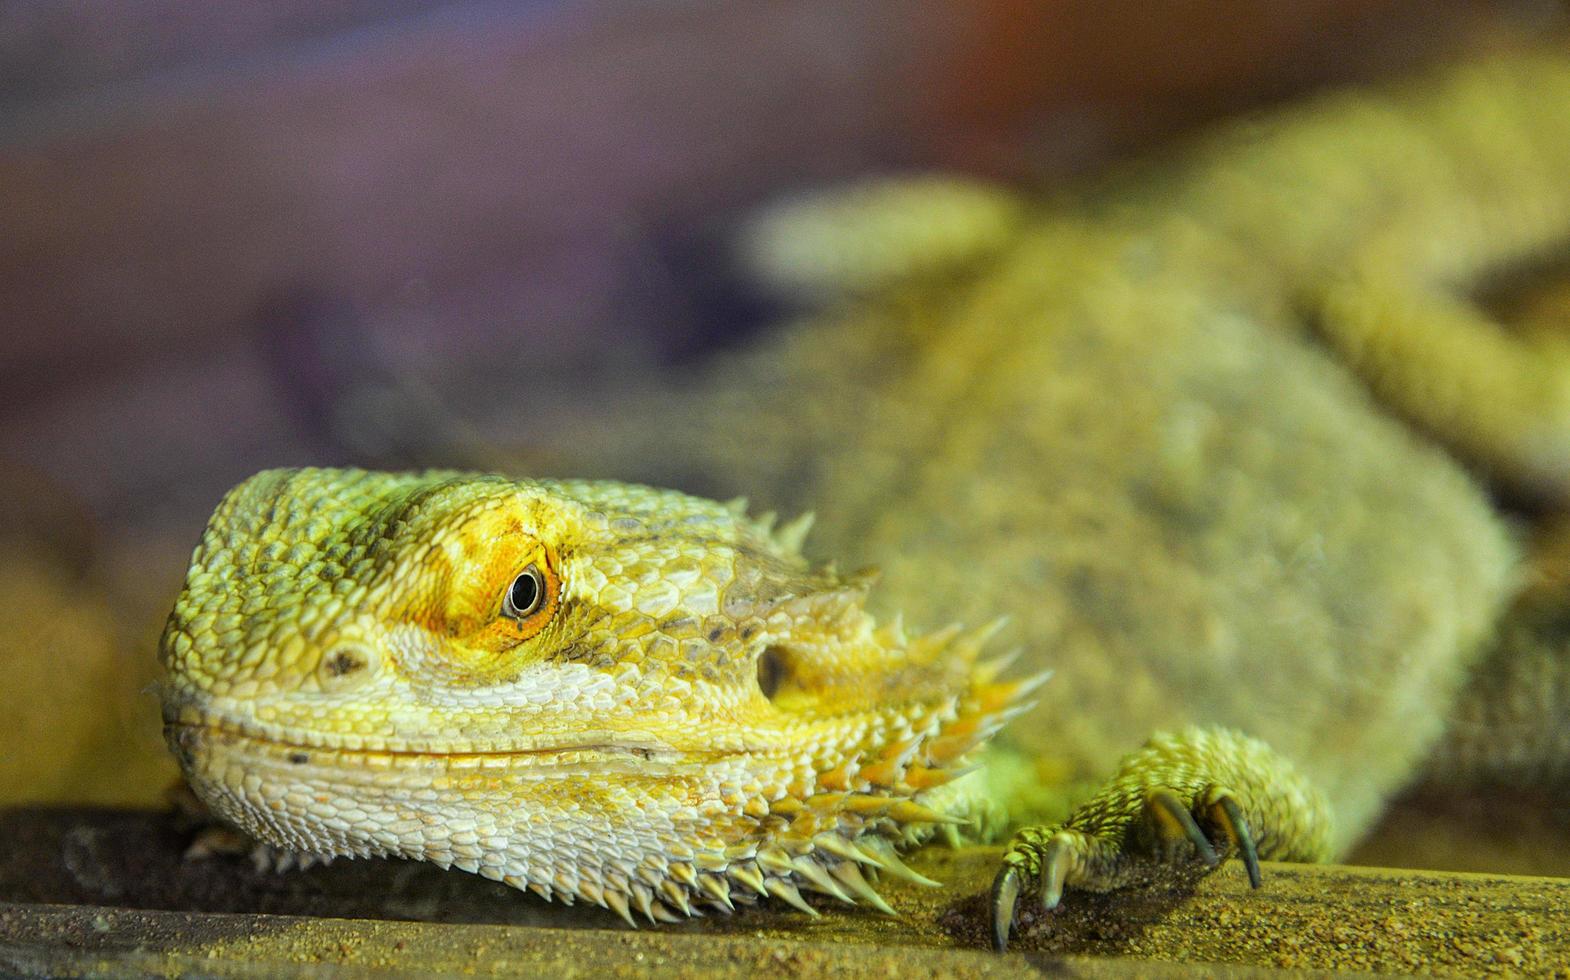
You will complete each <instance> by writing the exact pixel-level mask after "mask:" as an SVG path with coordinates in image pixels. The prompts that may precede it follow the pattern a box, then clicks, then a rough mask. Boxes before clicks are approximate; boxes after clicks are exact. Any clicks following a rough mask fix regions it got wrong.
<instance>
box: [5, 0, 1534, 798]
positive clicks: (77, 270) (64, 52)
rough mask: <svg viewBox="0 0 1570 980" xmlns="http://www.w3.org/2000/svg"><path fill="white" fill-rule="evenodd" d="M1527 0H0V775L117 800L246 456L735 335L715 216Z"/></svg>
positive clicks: (1295, 74) (1119, 134)
mask: <svg viewBox="0 0 1570 980" xmlns="http://www.w3.org/2000/svg"><path fill="white" fill-rule="evenodd" d="M1542 6H1543V5H1542V4H1536V3H1522V2H1511V3H1506V2H1499V3H1491V4H1479V3H1470V2H1460V0H1293V2H1290V3H1257V2H1243V0H1197V2H1195V0H1190V2H1179V0H1163V2H1157V3H1152V4H1138V5H1134V4H1104V3H1099V2H1092V0H1059V2H1055V3H1037V2H1028V0H864V2H860V3H856V4H846V3H830V2H826V0H794V2H790V0H753V2H750V3H738V4H726V3H719V2H713V0H708V2H704V0H664V2H657V3H622V4H615V3H611V4H569V3H562V2H545V0H537V2H514V3H507V2H491V0H446V2H440V0H380V2H375V3H371V2H365V0H310V2H307V0H275V2H269V3H265V4H262V3H252V2H248V0H204V2H197V0H145V2H140V3H135V4H127V3H122V2H120V0H81V2H75V3H69V4H67V3H62V2H58V0H57V2H54V3H49V2H43V0H9V2H0V572H3V573H4V574H5V575H7V576H9V578H8V579H6V580H5V581H0V616H4V617H5V619H6V621H7V622H8V623H12V624H13V627H12V628H11V629H10V630H9V631H8V632H7V633H6V634H5V635H4V636H0V686H3V687H4V689H5V691H6V695H5V700H4V703H0V718H4V719H6V720H5V722H4V723H0V756H3V755H6V754H7V752H6V750H5V748H4V747H5V746H9V745H13V744H31V743H30V742H29V740H32V742H34V743H36V742H38V737H37V735H36V733H37V732H45V731H47V732H49V733H50V735H49V738H48V741H49V742H50V745H51V746H53V748H51V749H49V750H48V751H44V750H43V749H40V748H38V746H37V745H32V748H30V749H29V751H35V752H41V753H42V754H39V755H36V765H35V766H34V769H33V771H34V772H36V773H60V772H65V771H68V770H69V769H70V765H71V764H67V763H62V762H60V761H59V760H58V759H55V758H52V757H50V755H49V754H48V752H49V751H52V752H55V754H57V755H58V754H59V753H64V752H66V751H67V750H68V749H69V751H71V752H77V753H78V754H79V755H80V756H81V759H85V760H97V763H96V764H95V765H91V766H90V765H88V763H87V762H81V760H78V761H79V762H80V764H81V767H82V774H81V775H80V778H76V779H74V780H73V781H66V782H58V781H57V783H51V784H50V786H52V787H53V788H44V789H39V790H38V791H37V792H32V793H31V794H30V793H29V791H28V788H29V787H42V786H44V784H43V783H41V782H40V783H36V784H28V785H27V786H24V784H23V782H21V780H23V779H24V778H26V777H25V776H16V775H15V774H14V773H12V772H11V770H7V769H6V768H5V767H4V766H0V782H5V781H6V779H10V780H11V782H12V785H13V786H22V787H23V789H21V790H17V791H14V792H13V794H12V795H13V796H14V795H17V794H20V795H21V796H23V797H26V796H28V795H33V796H50V795H60V796H75V797H81V796H90V797H93V798H100V799H113V800H133V801H140V800H146V799H148V798H149V797H150V795H156V793H157V791H158V789H160V788H161V787H160V785H159V784H158V782H157V780H156V779H151V778H149V777H147V776H146V774H145V771H146V769H147V767H153V768H155V769H156V768H157V767H167V762H166V760H165V759H164V754H163V751H162V748H161V746H160V745H159V743H158V739H157V722H156V709H155V708H154V706H153V702H152V699H151V697H150V696H149V695H148V694H147V687H146V685H147V683H148V680H149V679H150V678H151V676H152V670H153V655H152V647H153V642H154V639H155V637H156V635H157V632H158V630H159V628H160V626H161V620H162V616H163V615H164V613H165V611H166V610H167V608H168V603H169V601H170V600H171V598H172V595H173V592H174V590H175V588H176V587H177V585H178V582H179V580H180V577H181V575H182V574H183V571H184V566H185V561H186V556H187V555H188V553H189V549H190V547H191V545H192V544H193V543H194V541H195V538H196V535H197V534H198V532H199V530H200V528H201V525H202V523H203V521H204V520H205V517H206V515H207V513H208V511H209V510H210V509H211V507H212V505H213V504H214V502H215V501H216V500H217V498H218V495H219V494H220V493H222V491H223V490H224V489H226V488H227V487H228V486H230V485H232V484H233V483H235V482H237V481H238V480H240V479H241V478H243V477H245V476H247V475H249V474H250V473H251V472H253V471H254V470H256V469H259V468H262V467H265V466H275V465H287V464H304V463H323V464H327V463H344V462H359V463H367V464H384V465H406V464H409V463H421V462H444V461H445V460H442V459H440V458H432V457H439V456H440V455H441V453H440V447H439V444H438V443H439V435H440V431H441V426H440V425H439V424H437V422H436V421H435V420H434V419H433V420H432V421H431V425H432V430H431V432H429V433H425V432H420V431H409V430H410V429H411V428H413V429H418V428H419V427H420V426H421V425H422V420H426V419H428V418H432V416H434V415H440V414H444V413H450V414H451V415H452V417H454V418H458V419H463V420H467V421H469V422H472V423H473V424H475V425H476V426H477V427H480V428H490V429H492V430H495V429H497V428H498V426H499V425H500V424H501V423H503V422H505V420H508V419H512V418H529V419H531V420H535V421H538V420H540V419H542V418H545V419H546V420H547V421H548V418H549V415H550V413H551V412H570V411H572V410H573V404H572V401H571V399H570V398H567V397H565V396H564V395H563V393H564V392H571V391H574V390H580V391H581V390H584V389H587V388H592V387H593V383H598V384H607V383H614V380H615V378H616V377H618V376H619V375H622V374H624V373H625V372H628V371H636V370H643V371H648V370H660V369H663V368H664V367H666V366H669V365H672V364H676V363H680V362H688V361H693V360H698V359H701V358H702V357H703V356H704V354H705V352H707V351H708V350H710V349H712V348H714V347H716V346H719V345H723V344H727V343H731V344H734V343H739V342H742V341H744V339H745V335H746V334H747V333H748V332H750V331H754V330H759V329H767V326H768V322H769V318H768V315H767V314H768V306H767V304H760V303H758V302H755V299H756V298H755V297H750V296H749V295H748V294H747V292H746V290H745V289H744V288H740V287H739V286H738V284H737V283H735V282H733V281H731V273H730V272H729V268H728V265H727V261H726V259H727V256H726V254H725V253H724V250H723V247H722V243H723V241H724V236H725V232H726V229H727V228H729V227H730V226H731V225H732V224H733V223H734V222H735V221H736V220H737V218H738V216H739V215H742V214H744V213H746V211H747V209H748V208H749V207H752V206H754V205H757V204H759V203H761V202H765V201H768V200H769V199H770V198H772V197H774V196H776V195H779V194H781V193H783V192H786V191H789V190H791V189H797V188H802V187H807V186H813V185H820V184H825V183H829V182H832V181H835V180H840V179H844V178H848V177H852V176H856V175H861V174H867V173H887V172H898V171H903V170H917V169H925V170H930V169H935V168H937V169H958V170H965V171H970V172H975V173H980V174H985V175H988V176H992V177H998V178H1002V179H1007V180H1011V181H1019V182H1033V183H1037V184H1051V183H1052V182H1054V181H1062V180H1065V179H1068V178H1070V177H1072V176H1073V175H1075V174H1078V173H1082V172H1084V171H1086V170H1088V169H1091V168H1094V167H1096V166H1099V165H1101V164H1104V163H1105V162H1106V161H1108V160H1110V159H1112V158H1114V157H1116V156H1118V155H1120V154H1124V153H1127V152H1130V151H1132V150H1134V149H1138V148H1141V147H1144V146H1147V145H1149V144H1151V143H1153V142H1156V141H1159V140H1160V139H1163V138H1166V137H1170V136H1172V135H1173V134H1175V133H1179V132H1181V131H1182V130H1183V129H1185V128H1187V127H1191V126H1193V125H1195V124H1197V123H1199V122H1201V121H1203V120H1206V119H1210V118H1213V117H1216V116H1218V115H1222V114H1226V113H1231V112H1236V111H1239V110H1243V109H1247V108H1250V107H1255V106H1258V105H1261V104H1264V103H1268V102H1270V101H1274V100H1278V99H1281V98H1286V97H1289V96H1291V95H1294V94H1296V93H1299V92H1301V91H1304V90H1307V89H1310V88H1312V87H1314V86H1317V85H1321V84H1324V83H1326V82H1331V81H1339V80H1346V79H1353V78H1359V77H1366V76H1372V75H1379V74H1383V73H1388V72H1390V71H1395V70H1398V69H1400V68H1403V67H1407V66H1410V65H1413V64H1417V63H1421V62H1422V61H1424V60H1425V59H1428V58H1431V57H1433V56H1434V55H1436V54H1437V53H1439V52H1442V51H1444V50H1447V49H1451V48H1454V47H1457V46H1459V45H1463V44H1472V43H1476V42H1477V39H1478V38H1480V37H1485V36H1486V35H1488V34H1489V32H1491V31H1494V30H1498V29H1502V28H1501V25H1502V24H1504V23H1506V22H1507V21H1508V22H1509V23H1516V22H1518V21H1520V20H1521V18H1523V17H1525V18H1526V19H1531V18H1532V17H1533V16H1534V15H1535V14H1534V11H1536V10H1537V9H1538V8H1540V7H1542ZM547 393H549V394H547ZM388 399H393V400H395V401H396V402H397V404H396V405H395V406H393V408H394V410H393V411H389V412H383V411H381V410H380V409H381V408H382V407H386V405H387V403H388ZM387 419H393V420H395V421H396V425H395V426H394V427H393V428H394V429H395V431H388V430H387V428H386V426H385V425H384V428H382V429H378V424H379V423H386V420H387ZM387 424H390V423H387ZM411 446H412V447H414V449H412V450H411V448H410V447H411ZM422 453H423V454H424V455H423V456H422ZM6 603H11V605H7V604H6ZM21 616H28V617H31V619H30V620H29V622H31V623H33V624H34V625H33V626H32V627H30V628H29V627H16V626H15V625H14V624H15V623H16V622H17V619H18V617H21ZM67 621H70V622H74V623H77V624H82V623H89V622H91V623H93V624H99V623H103V624H106V625H103V626H102V627H101V628H100V627H98V626H96V625H95V627H94V629H93V630H91V631H87V632H88V633H89V635H90V636H91V637H97V638H99V639H100V640H101V643H102V646H101V648H100V647H93V646H92V645H91V643H88V642H87V641H85V640H84V641H82V642H77V641H75V640H69V641H68V640H67V639H66V638H64V634H61V633H59V631H58V630H57V629H56V624H60V623H63V622H67ZM29 629H31V630H32V631H31V632H30V631H29ZM57 634H58V635H57ZM72 658H76V659H75V660H73V659H72ZM105 658H107V659H105ZM73 664H74V665H75V666H73ZM29 671H31V673H29ZM89 674H90V675H91V676H92V677H94V678H98V680H96V681H94V682H93V683H92V684H87V683H77V682H73V681H70V680H69V679H70V678H73V677H75V678H78V679H79V678H80V677H82V676H87V675H89ZM95 684H96V685H97V686H94V685H95ZM104 705H108V706H109V707H108V708H105V707H103V706H104ZM73 708H78V709H80V710H77V711H74V712H73V711H72V710H70V709H73ZM29 719H31V720H29ZM94 724H97V725H98V726H99V728H101V729H102V731H100V732H99V733H98V734H96V735H94V736H92V737H91V738H88V737H87V736H84V737H83V739H80V740H77V741H71V740H70V739H66V738H64V737H63V736H62V734H61V733H62V732H66V731H68V730H72V729H73V726H76V727H77V728H81V727H82V726H89V727H90V726H92V725H94ZM29 725H32V726H33V727H32V728H29V727H28V726H29ZM7 726H9V727H7ZM29 732H32V733H33V734H29ZM62 746H64V747H62ZM105 746H109V747H110V748H108V749H106V748H105ZM133 754H134V755H135V756H136V758H137V759H140V760H143V761H144V762H145V765H144V764H143V763H141V762H138V763H133V762H128V761H127V758H128V756H129V755H133ZM89 769H91V770H93V771H92V772H89V771H88V770H89ZM159 771H162V770H159ZM4 796H5V794H3V793H0V798H4Z"/></svg>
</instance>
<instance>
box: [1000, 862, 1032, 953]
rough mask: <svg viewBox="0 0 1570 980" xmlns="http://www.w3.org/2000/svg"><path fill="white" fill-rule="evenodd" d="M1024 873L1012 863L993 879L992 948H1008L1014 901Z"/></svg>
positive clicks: (1006, 865)
mask: <svg viewBox="0 0 1570 980" xmlns="http://www.w3.org/2000/svg"><path fill="white" fill-rule="evenodd" d="M1024 877H1025V876H1024V874H1023V873H1022V872H1021V871H1020V870H1019V868H1017V867H1015V866H1014V865H1012V864H1005V865H1003V870H1001V871H999V872H998V876H997V877H996V878H994V879H993V880H992V948H993V949H995V950H997V951H998V952H999V953H1001V952H1003V951H1004V950H1005V949H1008V945H1009V929H1010V928H1012V927H1013V925H1014V903H1015V902H1016V901H1018V899H1019V889H1020V884H1021V883H1022V882H1023V881H1024Z"/></svg>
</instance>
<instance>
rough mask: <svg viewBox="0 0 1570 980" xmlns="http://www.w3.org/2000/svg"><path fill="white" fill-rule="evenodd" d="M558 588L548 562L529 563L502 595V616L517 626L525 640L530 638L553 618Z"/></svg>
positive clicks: (556, 580) (559, 590) (558, 584)
mask: <svg viewBox="0 0 1570 980" xmlns="http://www.w3.org/2000/svg"><path fill="white" fill-rule="evenodd" d="M560 586H561V583H560V582H559V581H558V579H557V578H556V574H555V572H554V571H553V570H552V568H551V567H550V563H549V562H547V561H544V560H540V561H532V562H530V563H529V564H528V565H527V566H525V567H524V569H523V571H521V572H519V573H518V574H517V575H516V576H514V577H513V579H512V581H511V582H510V583H509V584H508V586H507V589H506V591H504V592H503V593H502V601H501V615H502V616H503V617H504V618H506V619H510V620H512V621H513V622H515V623H517V624H518V628H519V629H520V630H521V631H523V634H524V636H525V637H528V636H533V635H534V634H535V633H538V632H539V631H540V630H541V629H543V628H544V626H545V624H546V623H548V622H550V620H551V617H552V616H553V615H555V613H556V603H557V600H558V599H559V598H560V592H561V588H560Z"/></svg>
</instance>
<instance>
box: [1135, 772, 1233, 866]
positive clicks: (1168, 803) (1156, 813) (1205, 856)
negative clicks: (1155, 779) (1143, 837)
mask: <svg viewBox="0 0 1570 980" xmlns="http://www.w3.org/2000/svg"><path fill="white" fill-rule="evenodd" d="M1145 808H1146V811H1147V812H1148V813H1149V814H1150V815H1151V817H1152V819H1153V823H1154V824H1155V829H1156V833H1157V835H1158V836H1159V837H1161V838H1162V839H1164V840H1175V839H1176V838H1177V834H1176V833H1174V831H1177V832H1178V833H1181V835H1182V836H1183V837H1186V838H1188V841H1189V843H1191V844H1193V845H1194V849H1195V850H1197V851H1198V852H1199V857H1200V860H1202V861H1204V862H1205V865H1206V866H1207V867H1211V868H1213V867H1215V866H1216V864H1217V863H1219V862H1220V860H1221V859H1220V858H1219V857H1217V856H1216V849H1215V847H1213V846H1212V845H1211V843H1210V840H1209V839H1208V838H1207V837H1206V836H1205V832H1204V831H1202V830H1200V829H1199V824H1197V823H1195V822H1194V815H1193V814H1191V813H1189V812H1188V807H1186V806H1184V805H1183V801H1182V800H1179V799H1178V796H1177V794H1176V793H1174V792H1172V791H1171V790H1170V789H1167V788H1166V787H1164V786H1163V787H1161V788H1160V789H1154V790H1151V791H1150V793H1149V794H1148V795H1147V796H1146V797H1145Z"/></svg>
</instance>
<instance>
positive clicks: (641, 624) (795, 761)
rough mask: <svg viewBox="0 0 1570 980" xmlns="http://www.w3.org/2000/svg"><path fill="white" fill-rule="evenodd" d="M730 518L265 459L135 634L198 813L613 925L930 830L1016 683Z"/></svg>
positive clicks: (814, 872)
mask: <svg viewBox="0 0 1570 980" xmlns="http://www.w3.org/2000/svg"><path fill="white" fill-rule="evenodd" d="M806 525H807V522H806V521H798V522H796V523H793V524H790V525H787V526H785V527H783V528H780V529H778V530H775V529H774V528H773V521H772V519H761V520H760V519H752V518H749V517H747V516H746V514H745V509H744V507H743V506H741V505H739V504H733V505H726V504H720V503H715V502H712V501H707V500H702V499H699V498H695V497H690V496H686V495H683V494H680V493H676V492H672V491H664V490H656V489H651V488H647V487H639V486H631V485H627V484H619V483H594V482H551V481H528V482H519V481H512V480H507V479H503V478H500V477H491V476H476V475H468V474H457V473H447V472H438V473H424V474H382V473H371V472H365V471H357V470H273V471H268V472H264V473H261V474H258V475H257V476H255V477H252V478H251V479H250V480H248V481H246V482H245V483H243V484H241V485H240V486H238V487H236V488H235V489H234V490H232V491H231V492H230V493H229V494H228V496H227V497H226V498H225V499H224V501H223V502H222V503H221V504H220V505H219V507H218V509H217V511H216V512H215V513H214V515H213V517H212V519H211V520H210V522H209V524H208V527H207V529H206V531H205V533H204V535H203V537H202V540H201V543H200V544H199V545H198V547H197V549H196V552H195V555H194V557H193V559H192V564H191V568H190V572H189V574H188V576H187V578H186V581H185V586H184V589H183V591H182V592H181V594H180V597H179V599H178V601H177V603H176V605H175V608H174V611H173V613H172V614H171V616H170V619H169V624H168V626H167V628H166V630H165V633H164V637H163V641H162V644H161V657H162V661H163V667H164V675H165V676H164V681H163V684H162V695H163V704H164V719H165V732H166V737H167V739H168V741H169V744H170V746H171V748H172V749H173V750H174V752H175V754H176V755H177V757H178V758H179V759H180V761H181V764H182V767H183V768H184V770H185V772H186V774H187V778H188V779H189V781H190V783H191V785H192V788H193V789H194V790H195V791H196V792H197V794H198V795H199V796H200V797H202V798H203V799H204V800H205V801H206V802H207V803H208V805H209V806H211V807H212V808H213V809H214V810H215V812H216V813H217V814H218V815H220V816H221V817H223V818H225V819H227V820H229V821H230V822H232V823H234V824H236V825H238V826H239V827H240V828H241V829H243V830H245V831H247V832H248V833H250V834H251V835H253V836H255V837H257V838H259V839H261V840H263V841H265V842H267V843H269V844H273V845H276V846H280V847H284V848H287V849H290V850H293V851H297V852H303V853H308V854H316V855H355V856H361V855H397V856H403V857H412V858H418V859H423V860H429V861H434V862H437V863H439V864H441V865H444V866H455V867H460V868H463V869H465V870H468V871H473V872H478V873H480V874H484V875H486V876H488V877H492V878H497V879H501V880H504V881H506V882H508V883H509V884H512V885H515V886H517V887H520V888H529V889H530V890H533V891H535V892H537V893H540V894H542V895H545V896H547V897H559V898H565V899H567V900H569V901H571V900H572V899H573V898H583V899H587V900H589V901H593V902H596V903H598V904H601V905H606V906H609V907H611V908H614V909H616V910H617V911H619V912H620V913H621V914H622V915H623V916H624V917H628V916H629V912H628V909H629V907H630V908H633V909H638V910H641V911H642V912H643V913H644V914H645V915H647V916H649V917H651V918H663V917H669V916H671V915H672V914H674V912H677V911H680V912H687V911H690V909H691V907H692V905H693V904H698V903H708V904H711V905H715V906H719V907H723V908H729V907H730V905H731V904H732V903H733V901H735V900H743V901H751V900H753V899H754V898H756V897H759V896H762V895H767V894H771V895H776V896H779V897H782V898H785V899H786V900H789V901H792V902H793V903H795V904H800V902H801V900H800V895H799V888H800V887H803V886H804V887H808V888H813V889H816V890H819V891H823V892H827V893H829V894H837V895H839V896H840V897H844V898H847V899H851V900H862V901H869V902H872V903H873V904H881V900H879V899H877V897H876V894H875V893H874V892H872V890H871V889H870V888H869V887H867V885H866V881H865V878H864V876H863V875H862V874H861V872H860V870H859V868H860V867H861V866H865V865H874V866H883V867H894V868H896V869H898V868H902V866H901V865H898V859H897V857H896V856H895V855H894V853H893V850H892V848H891V847H890V846H889V844H890V843H897V842H900V841H902V840H905V839H909V838H911V837H912V836H913V835H916V834H919V833H921V832H922V831H923V829H930V828H931V827H932V826H933V825H934V824H935V823H938V822H942V821H945V820H949V819H953V816H954V813H955V811H956V810H957V809H958V808H960V806H961V803H960V801H961V799H962V797H963V796H964V794H963V793H961V792H959V791H958V787H960V786H961V785H962V781H961V782H955V777H956V776H957V775H959V774H960V773H961V772H962V769H963V767H964V766H965V764H966V760H967V756H969V755H970V754H971V753H972V750H974V749H975V748H977V747H978V746H979V745H980V744H981V743H982V742H983V741H985V740H986V738H987V737H988V736H990V735H991V734H992V733H993V732H994V731H996V730H997V729H998V728H999V727H1000V726H1001V725H1002V724H1003V722H1004V721H1005V720H1006V718H1007V717H1008V716H1009V715H1010V713H1011V712H1012V711H1013V710H1016V708H1017V704H1018V701H1019V699H1020V698H1021V697H1022V696H1023V694H1024V693H1026V691H1028V690H1029V689H1030V687H1031V686H1032V684H1033V683H1034V682H1033V681H1012V682H1007V681H999V680H997V679H996V675H997V673H998V670H999V669H1000V668H1001V663H1000V662H998V661H992V662H987V663H982V662H978V653H979V650H980V648H981V645H982V641H983V639H984V636H982V635H980V634H965V633H961V632H959V631H958V630H954V629H950V630H946V631H943V632H940V633H936V634H931V635H928V636H924V637H917V638H911V637H908V636H907V635H906V634H905V632H904V630H903V629H902V628H901V627H900V626H899V625H897V624H895V625H890V626H884V627H879V626H878V625H877V624H876V623H875V622H874V621H873V619H872V617H871V616H870V615H869V614H868V613H867V612H866V611H865V609H864V599H865V596H866V593H867V590H868V588H869V587H870V586H871V584H872V578H873V576H872V575H871V574H870V573H861V574H857V575H852V576H849V577H843V576H841V575H839V574H838V573H836V572H835V570H834V569H833V568H832V567H814V566H812V565H811V564H810V563H809V562H807V561H806V560H805V559H804V558H803V557H802V556H801V552H800V544H801V538H802V537H803V535H804V534H805V531H806Z"/></svg>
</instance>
